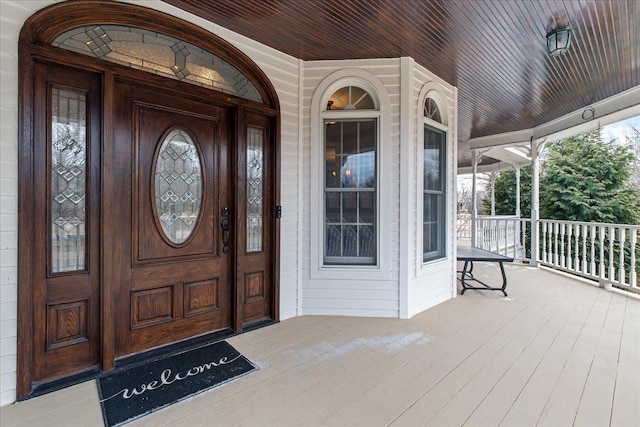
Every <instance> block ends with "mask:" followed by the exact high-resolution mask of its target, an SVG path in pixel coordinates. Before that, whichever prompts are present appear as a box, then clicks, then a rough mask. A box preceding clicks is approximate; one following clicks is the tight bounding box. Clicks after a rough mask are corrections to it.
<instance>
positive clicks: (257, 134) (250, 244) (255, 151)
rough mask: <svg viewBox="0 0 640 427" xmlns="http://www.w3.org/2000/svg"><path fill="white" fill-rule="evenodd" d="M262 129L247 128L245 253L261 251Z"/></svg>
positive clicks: (262, 191) (262, 198) (262, 193)
mask: <svg viewBox="0 0 640 427" xmlns="http://www.w3.org/2000/svg"><path fill="white" fill-rule="evenodd" d="M263 201H264V129H260V128H255V127H251V126H249V127H248V128H247V252H260V251H262V216H263V205H264V203H263Z"/></svg>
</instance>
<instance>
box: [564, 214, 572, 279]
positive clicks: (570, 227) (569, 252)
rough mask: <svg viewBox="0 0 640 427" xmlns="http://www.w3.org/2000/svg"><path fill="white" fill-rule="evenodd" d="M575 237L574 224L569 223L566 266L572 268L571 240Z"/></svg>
mask: <svg viewBox="0 0 640 427" xmlns="http://www.w3.org/2000/svg"><path fill="white" fill-rule="evenodd" d="M572 238H573V224H567V260H566V265H565V266H566V267H567V268H568V269H569V270H571V269H572V267H573V264H572V259H571V241H572Z"/></svg>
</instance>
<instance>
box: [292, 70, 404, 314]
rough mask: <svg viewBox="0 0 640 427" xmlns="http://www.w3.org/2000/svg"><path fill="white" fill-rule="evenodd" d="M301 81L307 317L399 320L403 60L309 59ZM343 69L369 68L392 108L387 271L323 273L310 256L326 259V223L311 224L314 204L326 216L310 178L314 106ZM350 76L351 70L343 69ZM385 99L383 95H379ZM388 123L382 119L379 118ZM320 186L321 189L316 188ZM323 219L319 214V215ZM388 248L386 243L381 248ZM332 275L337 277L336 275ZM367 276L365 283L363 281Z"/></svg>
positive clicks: (387, 137)
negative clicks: (322, 242)
mask: <svg viewBox="0 0 640 427" xmlns="http://www.w3.org/2000/svg"><path fill="white" fill-rule="evenodd" d="M304 67H305V68H304V79H303V100H302V105H303V127H302V144H303V151H304V157H303V162H304V163H303V165H304V171H305V173H304V175H303V176H302V177H301V178H302V180H303V182H304V186H303V188H304V191H303V206H304V213H303V224H302V233H303V236H304V239H305V241H304V245H303V259H304V261H303V282H302V284H303V298H302V304H303V305H302V313H303V314H337V315H350V316H378V317H398V316H399V268H400V262H399V258H400V256H399V251H400V244H399V241H400V233H399V230H400V222H399V221H400V216H399V214H400V61H399V59H397V58H395V59H363V60H347V61H309V62H305V65H304ZM341 70H365V71H366V72H367V73H369V74H372V75H373V76H375V78H377V79H378V80H379V81H380V82H381V83H382V85H383V87H384V90H385V91H386V94H384V96H388V99H389V110H388V111H383V116H384V115H386V116H387V119H388V125H389V126H388V129H386V133H385V130H383V134H381V135H380V142H379V143H380V151H382V150H383V149H384V150H385V153H384V155H383V156H384V157H383V158H382V162H383V164H382V167H384V168H385V169H386V170H385V172H384V173H385V174H386V180H387V182H384V183H381V186H380V188H379V193H378V194H379V198H380V200H379V203H380V204H381V205H382V206H385V209H386V207H388V209H387V211H386V213H383V215H384V217H382V218H380V219H379V221H381V222H382V224H383V227H382V228H381V233H384V234H385V236H380V237H381V238H383V237H384V238H385V239H386V240H385V241H386V242H388V245H386V247H382V248H381V251H383V254H382V255H383V258H384V260H385V261H384V263H385V264H386V265H385V266H383V267H382V268H381V270H384V273H380V274H378V273H370V272H368V271H367V270H366V269H356V270H355V271H348V270H344V269H340V268H338V269H337V270H338V271H334V272H327V271H320V270H319V269H318V268H317V267H314V263H313V262H312V257H313V256H316V257H318V258H320V259H321V258H322V253H316V254H313V253H312V251H318V252H319V251H320V250H319V249H318V245H317V242H316V241H315V239H316V238H318V236H319V233H321V231H319V230H321V228H322V223H321V222H322V219H320V220H318V221H317V223H315V224H312V221H311V218H312V216H313V215H312V211H311V210H312V209H313V208H314V206H316V207H317V209H319V211H320V213H321V212H322V204H321V203H320V202H319V201H318V200H316V201H315V202H314V201H313V200H312V197H313V196H312V193H313V191H314V189H315V190H316V191H317V190H318V189H320V190H321V189H322V180H321V179H318V180H317V181H315V180H314V177H313V176H312V174H311V172H310V171H311V170H312V169H313V168H312V161H313V162H318V161H319V160H318V159H317V158H316V157H315V156H317V154H315V153H318V150H317V147H312V146H311V144H312V140H313V138H312V132H317V130H314V129H312V128H311V103H312V98H313V96H314V94H315V93H316V90H317V89H318V87H319V86H320V85H321V83H322V82H323V81H324V80H325V79H326V78H327V77H329V76H331V75H332V74H333V73H335V72H338V71H341ZM345 73H346V74H349V72H348V71H345ZM378 95H379V96H383V94H378ZM381 120H384V117H383V118H382V119H381ZM320 143H321V142H320ZM314 186H319V187H314ZM318 217H319V218H322V215H321V214H320V215H319V216H318ZM383 246H384V245H383ZM332 273H333V274H332ZM365 276H366V280H365Z"/></svg>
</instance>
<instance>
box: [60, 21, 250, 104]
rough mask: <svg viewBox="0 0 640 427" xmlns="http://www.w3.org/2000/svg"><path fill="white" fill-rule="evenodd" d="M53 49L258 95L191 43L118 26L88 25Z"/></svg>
mask: <svg viewBox="0 0 640 427" xmlns="http://www.w3.org/2000/svg"><path fill="white" fill-rule="evenodd" d="M52 44H53V46H56V47H61V48H63V49H67V50H71V51H73V52H78V53H81V54H83V55H89V56H93V57H96V58H101V59H104V60H106V61H110V62H115V63H117V64H121V65H124V66H127V67H131V68H136V69H139V70H144V71H147V72H150V73H153V74H158V75H161V76H164V77H168V78H170V79H176V80H180V81H184V82H188V83H192V84H195V85H198V86H204V87H207V88H211V89H214V90H217V91H220V92H224V93H228V94H231V95H235V96H238V97H240V98H244V99H249V100H252V101H257V102H263V99H262V96H261V95H260V92H259V91H258V90H257V89H256V87H255V86H254V85H253V84H252V83H251V81H249V79H248V78H247V77H246V76H245V75H244V74H242V73H241V72H240V71H239V70H238V69H237V68H235V67H234V66H233V65H231V64H229V63H228V62H227V61H225V60H224V59H222V58H220V57H219V56H216V55H214V54H212V53H210V52H208V51H206V50H203V49H201V48H199V47H197V46H194V45H192V44H190V43H186V42H184V41H181V40H178V39H176V38H174V37H171V36H167V35H165V34H162V33H155V32H151V31H146V30H143V29H141V28H136V27H128V26H120V25H90V26H85V27H79V28H75V29H73V30H70V31H66V32H64V33H62V34H60V35H59V36H58V37H56V39H55V40H54V41H53V43H52Z"/></svg>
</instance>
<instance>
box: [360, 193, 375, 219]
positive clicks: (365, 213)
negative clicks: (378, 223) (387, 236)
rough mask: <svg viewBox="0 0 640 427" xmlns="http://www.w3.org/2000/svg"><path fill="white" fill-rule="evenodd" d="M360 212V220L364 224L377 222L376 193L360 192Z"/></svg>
mask: <svg viewBox="0 0 640 427" xmlns="http://www.w3.org/2000/svg"><path fill="white" fill-rule="evenodd" d="M358 206H359V209H358V214H359V215H360V217H359V220H358V222H359V223H364V224H373V223H374V222H375V212H376V193H374V192H372V191H369V192H359V193H358Z"/></svg>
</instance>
